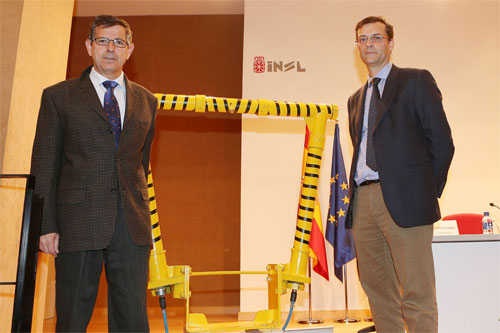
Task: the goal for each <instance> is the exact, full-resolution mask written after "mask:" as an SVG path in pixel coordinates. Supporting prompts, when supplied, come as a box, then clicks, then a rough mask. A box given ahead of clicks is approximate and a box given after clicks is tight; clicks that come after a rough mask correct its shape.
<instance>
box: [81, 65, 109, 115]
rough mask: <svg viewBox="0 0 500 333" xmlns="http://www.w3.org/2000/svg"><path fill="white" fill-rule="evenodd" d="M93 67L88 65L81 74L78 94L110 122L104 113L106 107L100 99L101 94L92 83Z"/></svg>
mask: <svg viewBox="0 0 500 333" xmlns="http://www.w3.org/2000/svg"><path fill="white" fill-rule="evenodd" d="M91 68H92V67H88V68H87V69H86V70H85V71H83V73H82V75H81V76H80V85H79V87H80V90H79V91H78V94H79V95H80V98H81V99H82V100H83V101H84V103H86V104H87V105H88V106H90V108H91V109H92V110H94V111H95V112H97V113H98V114H99V115H100V116H101V117H102V118H103V119H104V120H105V121H106V122H109V120H108V117H107V116H106V114H105V113H104V108H103V107H102V104H101V101H100V100H99V96H97V92H96V91H95V87H94V85H93V84H92V81H90V77H89V73H90V69H91Z"/></svg>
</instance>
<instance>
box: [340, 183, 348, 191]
mask: <svg viewBox="0 0 500 333" xmlns="http://www.w3.org/2000/svg"><path fill="white" fill-rule="evenodd" d="M340 187H342V189H343V190H347V184H346V183H345V182H343V183H342V184H340Z"/></svg>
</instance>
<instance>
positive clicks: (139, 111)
mask: <svg viewBox="0 0 500 333" xmlns="http://www.w3.org/2000/svg"><path fill="white" fill-rule="evenodd" d="M85 46H86V49H87V52H88V54H89V56H90V57H92V60H93V66H90V67H89V68H87V69H86V70H85V71H84V72H83V74H82V75H81V77H80V78H77V79H71V80H67V81H63V82H60V83H58V84H56V85H54V86H51V87H48V88H46V89H45V90H44V91H43V94H42V101H41V106H40V113H39V116H38V124H37V129H36V135H35V142H34V145H33V154H32V162H31V173H32V174H34V175H35V176H36V191H37V192H38V193H39V194H41V195H42V196H43V198H44V209H43V220H42V232H41V237H40V250H41V251H43V252H45V253H48V254H51V255H53V256H54V257H55V267H56V311H57V324H56V331H58V332H61V331H64V332H85V331H86V329H87V325H88V323H89V321H90V319H91V317H92V312H93V309H94V305H95V301H96V297H97V290H98V287H99V280H100V276H101V272H102V268H103V266H104V269H105V273H106V280H107V285H108V330H109V331H114V332H116V331H133V332H148V331H149V324H148V317H147V309H146V288H147V279H148V261H149V253H150V246H151V243H152V241H151V222H150V213H149V195H148V187H147V174H148V165H149V159H150V152H151V144H152V141H153V136H154V128H155V126H154V125H155V117H156V109H157V100H156V98H155V97H154V96H153V95H152V94H151V93H150V92H149V91H148V90H147V89H145V88H144V87H142V86H140V85H138V84H136V83H134V82H132V81H130V80H128V79H127V77H126V76H125V74H124V73H123V65H124V64H125V62H126V61H127V59H128V58H129V57H130V56H131V54H132V51H133V50H134V44H133V43H132V31H131V30H130V26H129V25H128V23H127V22H125V21H124V20H122V19H119V18H117V17H114V16H108V15H101V16H98V17H96V18H95V20H94V22H93V23H92V25H91V29H90V35H89V37H88V39H87V40H86V41H85Z"/></svg>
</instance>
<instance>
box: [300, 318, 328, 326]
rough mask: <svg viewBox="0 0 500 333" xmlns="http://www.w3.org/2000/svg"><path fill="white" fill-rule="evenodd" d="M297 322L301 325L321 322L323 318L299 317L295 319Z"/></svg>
mask: <svg viewBox="0 0 500 333" xmlns="http://www.w3.org/2000/svg"><path fill="white" fill-rule="evenodd" d="M297 323H299V324H302V325H316V324H323V319H313V318H308V319H300V320H297Z"/></svg>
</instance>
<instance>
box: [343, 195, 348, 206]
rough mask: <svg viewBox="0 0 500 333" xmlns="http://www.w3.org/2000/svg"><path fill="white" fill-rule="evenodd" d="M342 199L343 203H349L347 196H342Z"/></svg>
mask: <svg viewBox="0 0 500 333" xmlns="http://www.w3.org/2000/svg"><path fill="white" fill-rule="evenodd" d="M342 201H344V205H347V204H348V203H349V198H348V197H347V195H346V196H344V199H342Z"/></svg>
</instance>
